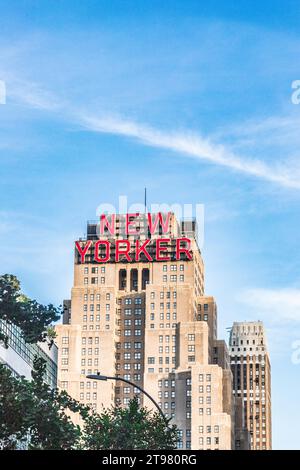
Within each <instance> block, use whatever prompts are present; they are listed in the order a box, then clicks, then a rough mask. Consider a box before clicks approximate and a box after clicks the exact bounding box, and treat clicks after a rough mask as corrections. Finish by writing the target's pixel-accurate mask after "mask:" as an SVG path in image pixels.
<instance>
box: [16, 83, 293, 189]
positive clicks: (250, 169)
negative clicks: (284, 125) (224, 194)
mask: <svg viewBox="0 0 300 470" xmlns="http://www.w3.org/2000/svg"><path fill="white" fill-rule="evenodd" d="M11 97H12V98H13V100H15V101H17V102H21V103H22V104H23V105H25V106H28V107H30V108H34V109H38V110H41V111H46V112H51V113H53V114H56V115H57V116H59V118H62V119H64V120H66V121H68V122H71V123H73V124H77V125H79V126H80V127H82V128H84V129H85V130H87V131H89V132H97V133H103V134H112V135H119V136H123V137H125V138H131V139H133V140H135V141H136V142H138V143H139V144H142V145H147V146H151V147H158V148H161V149H166V150H170V151H172V152H174V153H177V154H179V155H181V156H184V157H188V158H192V159H194V160H197V161H199V162H200V161H206V162H209V163H211V164H214V165H218V166H222V167H226V168H228V169H230V170H233V171H236V172H239V173H244V174H246V175H249V176H252V177H255V178H260V179H263V180H265V181H269V182H271V183H275V184H277V185H280V186H283V187H286V188H291V189H300V177H299V176H300V175H299V171H298V170H297V169H296V168H290V166H289V165H288V164H277V165H276V166H271V165H268V164H266V163H265V162H263V161H262V160H260V159H255V158H249V157H247V158H246V157H243V156H241V155H239V154H238V153H236V152H234V151H233V150H232V149H231V147H230V146H229V145H227V144H219V143H215V142H214V141H213V140H212V139H210V138H205V137H203V136H202V135H201V134H195V133H191V132H189V131H184V132H179V131H170V132H162V131H161V130H159V129H156V128H154V127H151V126H148V125H145V124H141V123H138V122H134V121H131V120H128V119H124V118H122V117H112V116H100V117H98V116H93V115H90V114H87V113H83V112H79V111H78V110H76V109H74V108H72V107H71V106H69V105H68V104H67V103H66V102H64V101H61V100H59V98H58V97H56V96H55V95H53V93H50V92H48V91H44V90H43V89H42V88H41V87H40V86H39V85H38V84H35V83H34V84H30V83H27V82H19V83H15V86H14V87H13V90H12V93H11Z"/></svg>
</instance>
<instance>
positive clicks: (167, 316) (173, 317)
mask: <svg viewBox="0 0 300 470" xmlns="http://www.w3.org/2000/svg"><path fill="white" fill-rule="evenodd" d="M159 319H160V320H170V319H171V314H170V313H166V317H165V314H164V313H160V314H159ZM172 319H173V320H177V313H176V312H174V313H173V314H172ZM154 320H155V314H154V313H150V321H154Z"/></svg>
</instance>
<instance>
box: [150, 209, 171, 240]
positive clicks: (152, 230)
mask: <svg viewBox="0 0 300 470" xmlns="http://www.w3.org/2000/svg"><path fill="white" fill-rule="evenodd" d="M170 216H171V212H168V213H167V218H166V220H163V217H162V213H161V212H159V213H158V214H155V220H154V223H153V222H152V214H150V213H148V226H149V230H150V233H151V235H153V234H154V233H155V232H156V227H157V224H158V222H159V223H160V225H161V228H162V232H163V233H168V231H169V222H170Z"/></svg>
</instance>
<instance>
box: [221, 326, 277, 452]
mask: <svg viewBox="0 0 300 470" xmlns="http://www.w3.org/2000/svg"><path fill="white" fill-rule="evenodd" d="M229 347H230V358H231V371H232V375H233V391H234V397H235V408H236V433H235V446H236V448H237V449H239V448H240V449H244V448H248V446H249V445H248V443H247V440H248V437H249V434H250V446H251V449H252V450H265V449H267V450H268V449H271V448H272V424H271V366H270V359H269V354H268V349H267V343H266V335H265V330H264V326H263V323H262V322H261V321H257V322H241V323H238V322H234V323H233V327H232V329H231V333H230V341H229Z"/></svg>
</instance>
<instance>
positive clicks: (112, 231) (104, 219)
mask: <svg viewBox="0 0 300 470" xmlns="http://www.w3.org/2000/svg"><path fill="white" fill-rule="evenodd" d="M110 218H111V222H110V223H109V220H108V218H107V217H106V215H105V214H101V215H100V235H103V234H104V233H105V232H104V227H107V228H108V231H109V233H110V234H111V235H114V234H115V220H116V214H112V215H111V216H110Z"/></svg>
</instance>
